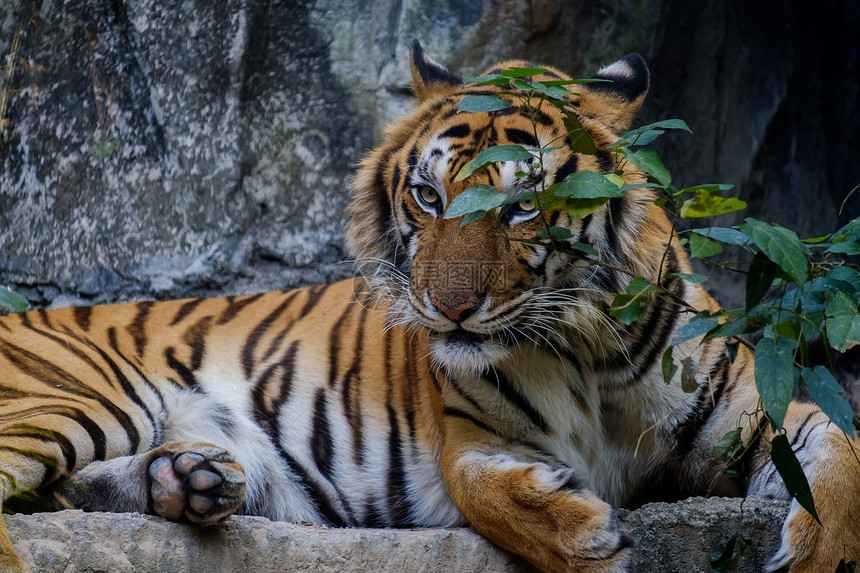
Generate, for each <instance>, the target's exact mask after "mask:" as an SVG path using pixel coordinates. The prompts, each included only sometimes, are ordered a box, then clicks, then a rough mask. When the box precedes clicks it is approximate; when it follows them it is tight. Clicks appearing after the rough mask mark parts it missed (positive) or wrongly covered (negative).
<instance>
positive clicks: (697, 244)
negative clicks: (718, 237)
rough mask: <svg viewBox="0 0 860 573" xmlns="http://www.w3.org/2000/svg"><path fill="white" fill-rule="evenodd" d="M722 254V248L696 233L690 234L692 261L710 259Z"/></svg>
mask: <svg viewBox="0 0 860 573" xmlns="http://www.w3.org/2000/svg"><path fill="white" fill-rule="evenodd" d="M722 252H723V247H722V245H720V244H719V243H718V242H716V241H712V240H710V239H708V238H706V237H703V236H702V235H699V234H698V233H691V234H690V256H691V257H693V258H694V259H702V258H705V257H712V256H714V255H719V254H720V253H722Z"/></svg>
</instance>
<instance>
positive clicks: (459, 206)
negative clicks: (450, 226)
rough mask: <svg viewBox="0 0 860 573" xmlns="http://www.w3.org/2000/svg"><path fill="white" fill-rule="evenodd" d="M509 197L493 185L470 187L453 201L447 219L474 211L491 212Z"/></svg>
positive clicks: (449, 206)
mask: <svg viewBox="0 0 860 573" xmlns="http://www.w3.org/2000/svg"><path fill="white" fill-rule="evenodd" d="M505 199H507V195H505V194H504V193H499V192H498V191H496V188H495V187H493V186H492V185H475V186H474V187H469V188H468V189H466V190H465V191H463V192H462V193H460V194H459V195H457V196H456V197H454V199H453V200H452V201H451V204H450V205H448V208H447V209H445V218H446V219H453V218H454V217H459V216H461V215H465V214H466V213H472V212H474V211H484V212H486V211H490V210H491V209H495V208H496V207H498V206H500V205H501V204H502V203H504V201H505Z"/></svg>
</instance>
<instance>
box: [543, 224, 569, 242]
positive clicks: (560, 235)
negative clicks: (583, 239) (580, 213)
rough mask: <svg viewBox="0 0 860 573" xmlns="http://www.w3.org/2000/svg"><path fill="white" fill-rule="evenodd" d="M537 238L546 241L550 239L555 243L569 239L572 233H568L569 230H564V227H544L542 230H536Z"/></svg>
mask: <svg viewBox="0 0 860 573" xmlns="http://www.w3.org/2000/svg"><path fill="white" fill-rule="evenodd" d="M537 236H538V238H539V239H548V238H550V237H552V238H553V239H555V240H556V241H563V240H565V239H569V238H571V237H572V236H573V233H571V232H570V229H566V228H564V227H549V228H547V227H544V228H542V229H538V231H537Z"/></svg>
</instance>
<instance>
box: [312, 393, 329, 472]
mask: <svg viewBox="0 0 860 573" xmlns="http://www.w3.org/2000/svg"><path fill="white" fill-rule="evenodd" d="M326 404H327V403H326V395H325V390H323V389H322V388H320V389H319V390H318V391H317V397H316V400H314V412H313V416H312V423H313V430H312V433H311V440H310V447H311V455H312V456H313V458H314V463H315V464H316V466H317V469H318V470H319V472H320V473H321V474H322V475H323V476H325V478H326V479H327V480H329V481H331V474H332V465H333V461H332V457H333V456H334V443H333V442H332V437H331V427H330V426H329V422H328V408H327V405H326Z"/></svg>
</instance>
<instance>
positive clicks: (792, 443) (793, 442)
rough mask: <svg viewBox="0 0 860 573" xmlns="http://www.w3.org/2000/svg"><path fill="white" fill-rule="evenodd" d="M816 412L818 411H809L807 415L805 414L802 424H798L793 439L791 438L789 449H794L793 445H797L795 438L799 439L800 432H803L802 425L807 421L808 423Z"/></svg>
mask: <svg viewBox="0 0 860 573" xmlns="http://www.w3.org/2000/svg"><path fill="white" fill-rule="evenodd" d="M817 413H818V412H812V413H810V414H809V415H807V416H806V419H805V420H803V423H802V424H800V427H799V428H798V429H797V434H796V435H795V436H794V439H793V440H791V449H794V446H796V445H797V440H799V439H800V436H801V434H803V428H804V426H806V424H808V423H809V420H811V419H812V417H813V416H814V415H815V414H817Z"/></svg>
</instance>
